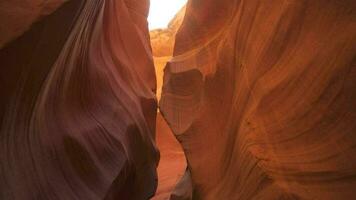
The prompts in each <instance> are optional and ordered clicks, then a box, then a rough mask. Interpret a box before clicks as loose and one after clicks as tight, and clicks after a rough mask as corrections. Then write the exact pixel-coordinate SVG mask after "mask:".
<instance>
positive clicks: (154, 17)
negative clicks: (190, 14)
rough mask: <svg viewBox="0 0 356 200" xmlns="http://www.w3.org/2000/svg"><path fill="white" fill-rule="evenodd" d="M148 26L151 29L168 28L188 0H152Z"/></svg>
mask: <svg viewBox="0 0 356 200" xmlns="http://www.w3.org/2000/svg"><path fill="white" fill-rule="evenodd" d="M150 1H151V2H150V12H149V15H148V26H149V28H150V30H153V29H157V28H167V26H168V24H169V22H170V21H171V20H172V19H173V17H174V16H175V15H176V14H177V12H178V11H179V10H180V9H181V8H182V7H183V6H184V5H185V4H186V3H187V0H150Z"/></svg>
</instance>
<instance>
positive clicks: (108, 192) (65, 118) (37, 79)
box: [0, 0, 159, 200]
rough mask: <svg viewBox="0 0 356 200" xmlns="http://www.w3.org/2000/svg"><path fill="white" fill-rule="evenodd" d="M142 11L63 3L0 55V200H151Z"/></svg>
mask: <svg viewBox="0 0 356 200" xmlns="http://www.w3.org/2000/svg"><path fill="white" fill-rule="evenodd" d="M26 2H29V3H31V2H30V1H26ZM0 5H3V4H0ZM148 5H149V4H148V1H146V0H136V1H134V0H131V1H124V0H88V1H79V0H78V1H69V2H68V3H65V4H64V5H63V6H62V7H60V8H59V9H58V10H57V11H55V12H54V13H52V14H51V15H49V16H47V17H44V18H43V19H42V20H40V21H39V22H38V23H35V24H33V26H32V27H31V29H29V30H28V31H27V32H26V33H25V34H23V35H22V36H21V37H19V38H17V39H16V40H14V41H12V42H11V43H8V44H7V45H6V46H5V47H3V48H2V49H1V50H0V63H1V67H2V69H1V70H2V72H1V74H0V83H1V84H0V94H1V98H0V119H1V122H2V124H1V132H0V160H1V163H0V177H1V178H0V199H1V200H24V199H36V200H51V199H61V200H71V199H80V200H84V199H85V200H98V199H115V200H117V199H123V200H142V199H149V198H150V197H152V196H153V195H154V192H155V189H156V186H157V176H156V167H157V164H158V159H159V156H158V150H157V148H156V145H155V134H154V133H155V123H156V114H157V106H156V100H155V93H154V91H155V90H156V80H155V72H154V66H153V59H152V54H151V49H150V45H149V34H148V29H147V27H148V26H147V21H146V17H147V11H148ZM14 9H15V8H14ZM1 20H4V19H1ZM13 23H16V21H14V22H13ZM1 36H2V35H1ZM2 39H3V38H2ZM6 40H7V39H6ZM1 41H3V40H1Z"/></svg>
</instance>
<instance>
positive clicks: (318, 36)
mask: <svg viewBox="0 0 356 200" xmlns="http://www.w3.org/2000/svg"><path fill="white" fill-rule="evenodd" d="M355 10H356V4H355V2H354V1H352V0H341V1H340V0H315V1H307V0H288V1H287V0H273V1H262V0H204V1H203V0H191V1H190V2H189V3H188V5H187V11H186V16H185V18H184V21H183V24H182V26H181V28H180V30H179V31H178V33H177V37H176V43H175V49H174V57H173V59H172V60H171V61H170V62H169V64H168V65H167V67H166V69H165V75H164V83H163V91H162V99H161V101H160V109H161V111H162V113H163V115H164V117H165V119H166V120H167V121H168V124H169V125H170V127H171V128H172V130H173V132H174V134H175V135H176V137H177V138H178V140H179V141H180V142H181V144H182V146H183V149H184V151H185V155H186V157H187V162H188V168H189V171H188V172H187V174H186V176H185V179H184V180H183V182H182V184H180V185H179V187H178V188H177V190H176V193H175V198H174V199H191V198H193V199H204V200H217V199H227V200H230V199H231V200H233V199H241V200H243V199H246V200H251V199H263V200H268V199H271V200H274V199H323V200H327V199H335V200H336V199H355V198H356V190H355V188H356V148H355V145H356V135H355V133H356V67H355V65H356V62H355V61H356V59H355V58H356V57H355V56H356V23H355V22H356V21H355V19H356V13H355ZM190 179H191V180H190ZM190 185H191V187H190ZM172 199H173V197H172Z"/></svg>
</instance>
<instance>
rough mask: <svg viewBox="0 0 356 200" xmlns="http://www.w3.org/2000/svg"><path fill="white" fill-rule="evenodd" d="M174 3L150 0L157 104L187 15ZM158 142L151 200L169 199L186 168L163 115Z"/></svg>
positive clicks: (184, 159) (157, 124) (180, 5)
mask: <svg viewBox="0 0 356 200" xmlns="http://www.w3.org/2000/svg"><path fill="white" fill-rule="evenodd" d="M174 2H175V1H170V2H168V1H160V0H156V1H151V8H150V14H149V17H148V22H149V27H150V29H151V30H150V38H151V46H152V55H153V59H154V64H155V70H156V79H157V99H158V101H159V100H160V99H161V94H162V87H163V73H164V67H165V66H166V64H167V62H168V61H169V60H170V59H171V58H172V55H173V47H174V40H175V35H176V33H177V31H178V29H179V27H180V25H181V23H182V22H183V18H184V15H185V6H183V5H184V3H185V1H182V0H177V1H176V5H174ZM167 7H168V8H167ZM163 10H164V12H162V11H163ZM165 12H167V14H165ZM165 15H167V17H165ZM168 16H169V17H168ZM162 19H164V20H165V21H162ZM156 142H157V146H158V149H159V150H160V155H161V157H160V162H159V165H158V168H157V173H158V188H157V192H156V195H155V197H154V198H152V200H167V199H170V197H171V195H172V192H173V191H174V189H175V187H176V185H177V184H178V182H179V180H180V179H181V178H182V176H183V174H184V172H185V170H186V167H187V166H186V158H185V156H184V152H183V150H182V147H181V145H180V144H179V142H178V141H177V139H176V138H175V136H174V134H173V133H172V131H171V129H170V128H169V126H168V125H167V122H166V121H165V120H164V118H163V117H162V115H161V113H160V112H158V115H157V123H156Z"/></svg>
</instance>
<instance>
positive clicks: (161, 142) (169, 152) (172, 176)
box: [152, 114, 187, 200]
mask: <svg viewBox="0 0 356 200" xmlns="http://www.w3.org/2000/svg"><path fill="white" fill-rule="evenodd" d="M156 129H157V131H156V141H157V146H158V148H159V150H160V153H161V157H160V161H159V164H158V168H157V172H158V188H157V191H156V195H155V197H153V198H152V200H167V199H169V198H170V196H171V194H172V192H173V190H174V188H175V187H176V185H177V184H178V182H179V180H180V179H181V178H182V176H183V174H184V171H185V169H186V167H187V164H186V161H185V156H184V152H183V150H182V147H181V145H180V144H179V142H178V141H177V139H176V138H175V137H174V135H173V133H172V131H171V130H170V128H169V127H168V125H167V122H166V121H165V120H164V119H163V117H162V116H161V114H158V115H157V126H156Z"/></svg>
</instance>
